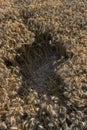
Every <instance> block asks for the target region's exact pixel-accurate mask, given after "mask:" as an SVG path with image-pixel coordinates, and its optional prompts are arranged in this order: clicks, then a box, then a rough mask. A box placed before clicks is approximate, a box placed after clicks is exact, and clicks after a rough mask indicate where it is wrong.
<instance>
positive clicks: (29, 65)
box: [5, 34, 68, 98]
mask: <svg viewBox="0 0 87 130" xmlns="http://www.w3.org/2000/svg"><path fill="white" fill-rule="evenodd" d="M50 40H51V37H50V36H48V34H44V35H42V34H41V35H38V36H36V39H35V41H34V43H32V45H31V46H30V45H23V46H22V47H21V48H19V49H18V50H17V55H16V57H15V59H14V60H15V63H16V66H18V67H19V68H20V71H19V75H20V76H21V77H22V84H21V87H20V88H19V90H18V94H19V96H21V97H22V98H24V97H25V98H26V97H27V95H28V94H29V90H30V89H34V90H35V91H37V92H38V93H43V94H47V95H49V94H55V93H56V92H57V91H59V95H62V91H64V90H63V88H62V87H61V84H62V85H64V86H65V84H64V83H63V80H62V78H61V77H60V76H56V67H57V66H58V65H59V64H61V60H62V62H64V61H65V60H67V58H68V57H67V55H66V49H65V48H64V47H63V45H62V44H61V43H60V44H59V43H58V46H57V44H55V43H52V44H50V42H49V41H50ZM62 57H63V59H62ZM59 61H60V62H59ZM5 63H6V66H7V67H8V68H9V67H11V66H13V64H12V63H11V62H10V61H9V60H5ZM14 66H15V65H14ZM51 90H52V91H51ZM60 93H61V94H60ZM57 94H58V93H57Z"/></svg>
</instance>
